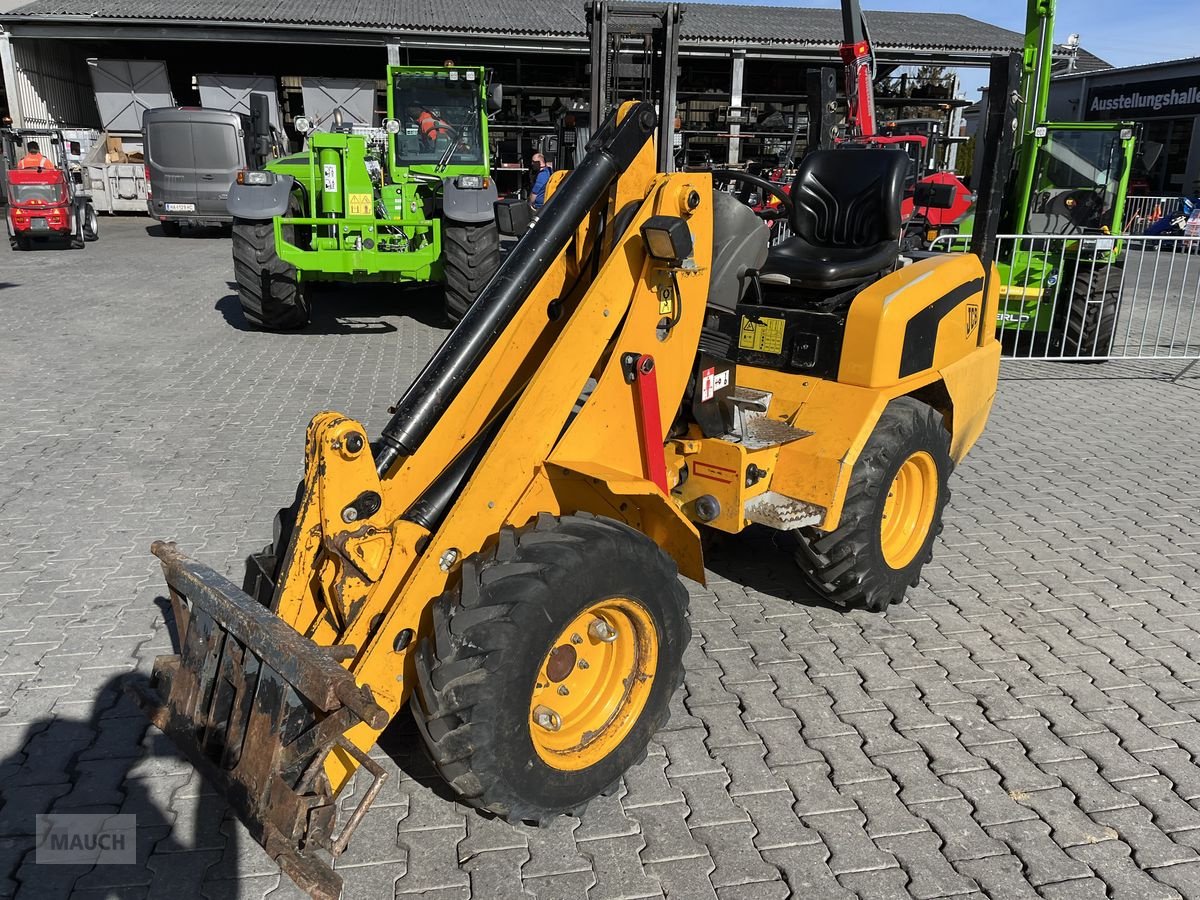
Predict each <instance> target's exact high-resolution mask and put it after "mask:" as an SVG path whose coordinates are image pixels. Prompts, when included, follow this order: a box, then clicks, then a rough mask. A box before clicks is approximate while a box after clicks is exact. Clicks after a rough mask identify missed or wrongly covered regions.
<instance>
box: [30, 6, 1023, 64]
mask: <svg viewBox="0 0 1200 900" xmlns="http://www.w3.org/2000/svg"><path fill="white" fill-rule="evenodd" d="M9 15H11V16H36V17H39V18H42V17H63V16H71V17H86V18H93V19H100V20H103V19H127V20H128V19H135V20H136V19H142V20H151V21H163V20H167V21H174V22H181V21H203V22H227V23H263V24H271V25H315V26H326V27H347V28H363V29H385V30H397V31H451V32H472V33H480V32H482V33H492V34H549V35H563V36H583V35H584V34H586V31H587V22H586V19H585V16H584V7H583V3H582V2H563V0H465V2H456V3H449V2H445V0H398V2H397V0H190V2H188V3H186V4H180V3H179V2H178V0H34V2H32V3H29V4H26V5H25V6H22V7H20V8H18V9H16V10H14V11H13V12H12V13H10V14H9ZM869 24H870V27H871V32H872V38H873V40H874V42H875V43H876V44H877V45H878V46H880V47H904V48H911V49H930V50H941V49H945V50H977V51H983V52H988V51H993V50H1013V49H1019V48H1020V47H1021V46H1022V45H1023V43H1024V41H1023V38H1022V36H1021V35H1019V34H1017V33H1016V32H1013V31H1008V30H1007V29H1004V28H998V27H997V26H995V25H989V24H987V23H986V22H980V21H978V20H976V19H971V18H968V17H967V16H961V15H957V14H954V13H897V12H871V13H870V14H869ZM841 33H842V24H841V13H840V12H839V11H838V10H836V9H813V8H808V7H783V6H737V5H722V4H717V3H687V4H686V9H685V13H684V17H683V28H682V37H683V38H684V39H685V40H691V41H713V42H730V41H732V42H754V43H760V44H801V45H812V46H831V45H834V44H837V43H839V42H840V39H841Z"/></svg>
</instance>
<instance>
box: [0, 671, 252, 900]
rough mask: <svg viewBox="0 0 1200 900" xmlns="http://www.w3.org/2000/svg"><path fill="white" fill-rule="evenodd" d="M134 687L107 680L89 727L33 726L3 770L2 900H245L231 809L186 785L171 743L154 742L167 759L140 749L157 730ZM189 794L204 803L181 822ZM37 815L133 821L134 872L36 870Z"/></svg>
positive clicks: (127, 680)
mask: <svg viewBox="0 0 1200 900" xmlns="http://www.w3.org/2000/svg"><path fill="white" fill-rule="evenodd" d="M135 681H141V682H143V683H145V682H148V679H147V678H146V677H145V676H144V675H141V674H137V673H130V674H122V675H118V676H115V677H113V678H110V679H108V680H107V681H106V682H105V683H104V684H103V685H102V686H101V687H100V689H99V690H98V691H97V692H96V694H95V699H94V701H93V705H92V709H91V713H90V715H89V716H88V717H87V718H86V719H71V718H66V717H62V716H54V717H47V718H42V719H38V720H36V721H33V722H31V723H30V724H29V725H28V727H27V728H26V730H25V732H24V734H23V735H22V738H21V741H20V744H19V746H18V749H16V750H15V751H13V752H12V753H11V754H10V755H9V756H8V757H7V758H5V759H4V760H2V761H0V893H3V895H4V896H13V897H14V898H16V900H24V898H29V900H33V898H37V900H57V898H63V900H66V898H70V897H74V896H81V897H101V896H102V897H105V898H109V900H127V898H128V900H133V898H141V897H145V896H146V891H147V887H148V886H149V885H150V884H151V883H152V882H157V883H163V884H173V885H175V886H176V888H177V889H178V891H179V895H180V896H199V890H200V884H201V882H203V883H204V888H203V889H204V892H205V896H207V897H211V898H224V897H229V898H233V897H236V896H239V895H240V893H241V892H240V890H239V872H238V862H239V858H240V854H239V846H238V845H239V840H240V839H239V836H238V832H237V831H236V830H235V829H233V828H229V827H226V824H227V822H226V820H227V819H228V817H229V815H230V814H229V810H228V807H227V805H226V804H225V802H224V800H222V799H221V798H219V797H217V796H215V795H209V794H208V793H206V792H207V790H208V789H207V785H204V784H203V783H202V782H200V781H199V778H198V776H194V775H193V776H191V778H190V780H189V776H188V775H186V774H183V773H182V772H181V771H180V770H181V763H182V757H180V756H179V755H178V754H176V753H175V752H174V751H173V750H172V749H169V742H168V741H167V739H166V738H165V736H162V735H158V734H157V732H152V733H153V734H155V735H157V737H156V740H155V742H154V743H155V745H156V747H157V748H158V749H159V754H161V755H159V754H156V752H155V749H152V750H151V751H150V753H149V755H148V754H147V752H146V750H145V747H144V746H143V739H144V738H145V736H146V733H147V729H149V728H150V723H149V722H148V721H147V719H146V717H145V716H144V715H143V714H142V712H141V710H139V709H138V708H137V706H136V704H135V703H134V702H133V700H132V699H130V697H129V696H128V694H126V692H125V689H126V686H127V685H129V684H131V683H133V682H135ZM156 759H157V760H159V762H156V761H155V760H156ZM162 761H165V762H166V763H167V765H166V766H163V765H161V764H160V762H162ZM184 788H190V789H191V790H195V791H197V793H204V796H196V797H195V798H194V800H191V801H190V802H185V803H183V804H182V808H183V809H184V812H181V813H179V814H178V815H177V814H176V813H174V812H170V811H169V810H170V809H171V807H172V806H173V805H174V806H176V808H179V806H180V805H179V804H178V803H173V798H174V795H175V794H176V793H177V792H178V791H179V790H181V789H184ZM175 799H176V800H178V799H181V798H175ZM40 813H62V814H70V813H81V814H83V813H86V814H102V815H104V814H111V815H115V814H132V815H135V816H136V817H137V820H136V821H137V837H136V850H137V861H136V863H134V864H131V865H91V864H84V865H75V866H71V865H53V866H48V865H38V864H37V863H36V862H35V853H36V850H35V834H36V831H35V828H36V825H35V816H36V815H38V814H40ZM151 857H153V858H151ZM5 882H8V883H7V884H6V883H5ZM9 891H11V892H12V893H11V895H10V894H9Z"/></svg>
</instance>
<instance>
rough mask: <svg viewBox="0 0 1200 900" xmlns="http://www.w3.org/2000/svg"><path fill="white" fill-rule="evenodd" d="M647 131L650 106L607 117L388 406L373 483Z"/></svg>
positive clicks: (458, 380)
mask: <svg viewBox="0 0 1200 900" xmlns="http://www.w3.org/2000/svg"><path fill="white" fill-rule="evenodd" d="M655 124H656V116H655V113H654V107H653V106H651V105H650V104H649V103H638V104H636V105H635V106H634V107H633V109H631V110H630V112H629V115H627V116H626V117H625V118H624V119H623V120H622V121H621V122H620V123H619V124H618V123H617V121H616V112H615V111H614V113H613V114H612V115H610V116H609V117H608V119H607V121H605V123H604V125H603V126H602V127H601V129H600V131H598V132H597V133H596V135H595V136H594V137H593V138H592V140H591V141H590V142H589V143H588V147H587V151H588V152H587V155H586V156H585V157H584V158H583V160H582V161H581V162H580V163H579V165H578V166H576V167H575V168H574V169H573V170H572V171H571V173H570V174H569V175H567V177H566V179H565V180H564V181H563V183H562V184H561V185H559V187H558V189H557V190H556V191H555V192H554V195H553V196H552V197H551V199H550V201H549V202H548V203H547V204H546V206H545V207H544V209H543V211H542V214H541V217H540V218H539V219H538V220H537V222H536V223H535V224H534V226H533V228H531V229H530V230H529V231H528V232H527V233H526V234H525V235H524V236H523V237H522V238H521V239H520V240H519V241H518V242H517V245H516V246H515V247H513V249H512V250H511V251H510V252H509V254H508V256H507V257H506V258H505V260H504V262H503V264H502V265H501V266H500V268H499V269H498V270H497V272H496V274H495V275H493V276H492V279H491V280H490V281H489V282H488V283H487V285H486V286H485V287H484V289H483V290H482V291H481V292H480V294H479V297H478V298H477V299H476V300H475V302H474V303H472V304H471V306H470V308H468V310H467V312H466V315H464V316H463V318H462V321H461V322H459V323H458V326H457V327H456V328H455V329H454V330H453V331H452V332H450V334H449V336H448V337H447V338H446V340H445V341H443V342H442V345H441V346H440V347H438V349H437V351H436V352H435V353H434V354H433V357H432V358H431V359H430V360H429V362H428V363H426V364H425V368H423V369H422V370H421V373H420V374H419V375H418V376H417V377H416V380H414V381H413V383H412V384H411V385H410V386H409V388H408V390H407V391H405V392H404V396H403V397H401V398H400V401H399V402H398V403H397V404H396V412H395V413H394V414H393V415H392V418H391V421H390V422H388V424H387V426H386V427H385V428H384V429H383V433H382V434H381V436H380V438H379V440H378V441H377V442H376V443H375V445H374V446H375V450H376V452H375V468H376V471H378V473H379V476H380V477H381V478H382V477H383V476H385V475H386V474H387V473H388V472H389V471H390V470H391V468H392V466H393V465H395V463H396V462H397V461H398V460H399V459H401V458H402V457H405V456H411V455H412V454H413V453H414V452H415V451H416V449H417V448H418V447H419V446H421V443H422V442H423V441H424V440H425V438H426V437H428V436H429V432H430V431H431V430H432V429H433V427H434V425H436V424H437V422H438V420H439V419H440V418H441V416H442V414H443V413H445V411H446V409H447V408H448V407H449V406H450V404H451V402H452V401H453V400H454V398H455V397H456V396H457V395H458V392H459V391H460V390H461V389H462V386H463V385H464V384H466V382H467V379H468V378H469V377H470V376H471V373H472V372H474V371H475V368H476V366H478V365H479V363H480V362H481V361H482V360H483V358H484V356H486V355H487V353H488V351H489V350H490V349H491V347H492V345H493V344H494V343H495V341H496V339H497V338H498V337H499V336H500V333H501V332H502V331H503V330H504V329H505V327H506V326H507V325H508V323H509V322H510V321H512V318H513V316H515V315H516V313H517V311H518V310H519V309H520V308H521V305H522V304H523V303H524V302H525V298H526V297H527V296H528V295H529V292H530V291H531V290H532V289H533V288H534V286H535V285H536V284H537V283H538V282H539V281H540V280H541V279H542V277H543V276H544V275H545V274H546V272H547V271H548V270H549V269H550V265H551V264H552V263H553V262H554V260H555V259H556V258H557V257H558V255H559V254H560V253H561V252H562V251H563V249H564V248H566V246H567V245H568V244H569V243H570V241H571V239H572V237H573V236H574V235H575V231H576V229H577V228H578V227H579V225H580V223H582V222H583V221H584V219H585V218H586V217H587V216H588V214H589V213H590V212H591V210H592V209H593V207H595V206H596V204H597V203H598V202H600V200H601V198H603V197H604V195H605V192H606V191H607V190H608V188H609V186H610V185H611V184H612V182H613V180H614V179H615V178H616V177H617V176H618V175H619V174H620V173H621V172H623V171H624V170H625V169H626V168H627V167H628V166H629V165H630V164H631V163H632V162H633V160H634V159H635V158H636V157H637V154H638V151H640V150H641V148H642V147H643V146H645V143H646V141H648V140H650V137H651V135H652V134H653V132H654V126H655Z"/></svg>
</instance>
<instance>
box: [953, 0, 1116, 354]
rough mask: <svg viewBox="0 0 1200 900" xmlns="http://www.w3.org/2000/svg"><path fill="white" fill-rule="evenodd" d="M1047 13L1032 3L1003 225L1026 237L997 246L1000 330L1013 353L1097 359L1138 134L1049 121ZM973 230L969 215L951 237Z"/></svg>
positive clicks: (1106, 334)
mask: <svg viewBox="0 0 1200 900" xmlns="http://www.w3.org/2000/svg"><path fill="white" fill-rule="evenodd" d="M1054 14H1055V7H1054V0H1029V5H1028V10H1027V20H1026V41H1025V51H1024V55H1023V58H1022V63H1021V65H1022V79H1021V92H1020V97H1021V99H1022V100H1023V103H1022V106H1021V113H1020V116H1019V118H1018V121H1017V125H1016V127H1017V134H1016V136H1015V137H1016V150H1015V154H1014V161H1015V162H1014V166H1013V171H1012V174H1011V176H1010V178H1009V182H1008V186H1007V188H1006V189H1005V192H1004V193H1005V213H1004V218H1003V221H1002V226H1001V230H1002V231H1004V232H1009V233H1012V234H1017V235H1023V237H1021V238H1018V239H1001V242H1000V246H999V247H998V248H997V252H998V265H999V269H1000V276H1001V284H1002V287H1001V294H1000V304H999V307H998V312H997V327H998V328H999V331H1000V337H1001V340H1002V342H1003V343H1004V345H1005V346H1006V348H1007V349H1008V351H1009V352H1011V353H1014V354H1015V355H1022V356H1042V355H1051V356H1062V357H1066V358H1072V357H1079V358H1082V357H1096V356H1104V355H1105V354H1106V353H1107V352H1108V350H1109V348H1110V346H1111V343H1112V338H1113V334H1114V331H1115V328H1116V321H1117V310H1118V307H1119V304H1120V283H1121V273H1120V269H1119V267H1120V266H1121V265H1122V259H1121V249H1122V248H1121V242H1120V241H1119V240H1117V239H1116V238H1114V237H1112V235H1119V234H1120V233H1121V231H1122V226H1123V218H1124V212H1125V195H1126V192H1127V190H1128V187H1129V180H1130V176H1131V174H1132V173H1133V170H1134V163H1135V161H1136V159H1137V156H1136V144H1137V132H1136V129H1135V126H1134V124H1133V123H1132V122H1048V121H1046V115H1047V105H1048V100H1049V94H1050V75H1051V63H1052V54H1053V50H1054V40H1053V32H1054ZM988 99H989V102H997V99H998V98H991V97H989V98H988ZM971 228H972V217H970V216H968V218H967V219H966V220H965V221H964V222H963V223H962V225H961V227H960V228H959V229H958V233H959V234H960V235H962V236H964V237H965V236H966V235H969V234H970V232H971ZM965 243H966V242H965V241H963V242H962V244H963V245H965ZM953 246H954V249H958V248H959V242H958V241H954V242H953Z"/></svg>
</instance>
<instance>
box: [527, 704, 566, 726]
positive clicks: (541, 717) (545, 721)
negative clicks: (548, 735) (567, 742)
mask: <svg viewBox="0 0 1200 900" xmlns="http://www.w3.org/2000/svg"><path fill="white" fill-rule="evenodd" d="M533 721H534V722H536V723H537V726H538V727H539V728H543V729H545V730H546V731H558V729H560V728H562V717H561V716H560V715H559V714H558V713H556V712H555V711H554V710H552V709H551V708H550V707H548V706H538V707H536V708H535V709H534V710H533Z"/></svg>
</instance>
